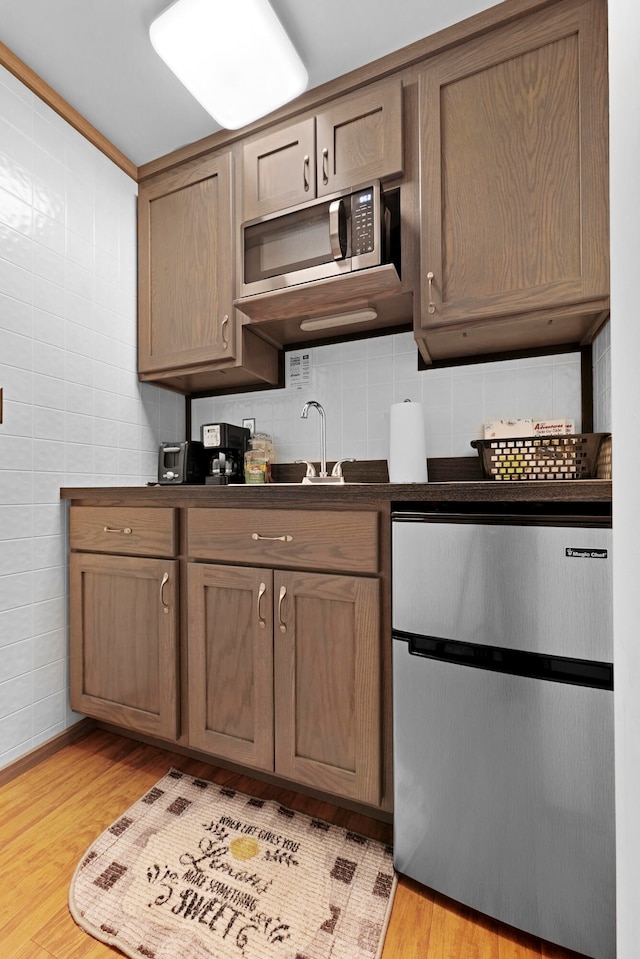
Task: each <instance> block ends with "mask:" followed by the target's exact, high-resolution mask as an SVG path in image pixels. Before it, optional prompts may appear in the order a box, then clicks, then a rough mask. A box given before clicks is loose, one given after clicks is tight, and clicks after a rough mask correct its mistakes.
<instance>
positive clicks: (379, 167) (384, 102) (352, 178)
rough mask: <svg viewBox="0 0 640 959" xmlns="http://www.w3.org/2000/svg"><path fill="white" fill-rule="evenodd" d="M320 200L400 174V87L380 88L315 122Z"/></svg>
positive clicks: (354, 96)
mask: <svg viewBox="0 0 640 959" xmlns="http://www.w3.org/2000/svg"><path fill="white" fill-rule="evenodd" d="M316 152H317V161H316V162H317V180H318V196H324V195H326V194H328V193H334V192H336V191H337V190H345V189H348V188H349V187H357V186H360V185H363V186H364V185H365V184H366V183H367V182H368V181H369V180H376V179H377V180H381V179H385V178H388V177H393V176H398V175H400V174H401V173H402V167H403V164H402V156H403V151H402V84H401V81H400V79H393V80H388V81H385V82H384V83H376V84H373V85H372V86H371V87H368V88H366V89H364V90H360V91H358V93H354V94H352V95H351V96H348V97H343V98H342V99H340V100H337V101H336V102H335V103H333V104H332V105H331V106H330V107H328V108H327V109H326V110H325V111H324V112H323V113H319V114H318V116H317V118H316Z"/></svg>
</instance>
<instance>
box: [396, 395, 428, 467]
mask: <svg viewBox="0 0 640 959" xmlns="http://www.w3.org/2000/svg"><path fill="white" fill-rule="evenodd" d="M389 429H390V437H389V481H390V482H391V483H426V482H427V454H426V450H425V444H424V416H423V414H422V406H421V405H420V403H410V402H409V401H408V400H405V402H404V403H394V404H393V406H392V407H391V412H390V416H389Z"/></svg>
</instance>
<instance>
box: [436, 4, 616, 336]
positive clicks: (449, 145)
mask: <svg viewBox="0 0 640 959" xmlns="http://www.w3.org/2000/svg"><path fill="white" fill-rule="evenodd" d="M420 123H421V210H422V213H421V215H422V243H423V251H422V299H423V305H422V327H423V329H429V328H435V327H439V326H442V325H443V324H449V323H456V322H458V323H460V322H462V321H470V322H473V321H474V320H477V319H483V318H487V317H493V318H495V317H501V316H502V317H505V316H514V315H517V314H523V313H525V312H527V311H529V312H530V311H534V310H543V309H548V308H550V307H553V308H557V309H559V310H560V311H561V310H562V309H563V308H564V309H567V308H568V307H570V306H571V305H575V304H580V303H581V302H582V301H586V300H588V299H589V298H593V297H603V296H606V295H607V294H608V254H607V250H608V227H607V222H608V206H607V66H606V13H605V6H604V4H602V3H600V2H599V0H587V2H584V3H574V2H568V3H560V4H557V5H554V6H552V7H549V8H546V9H545V10H543V11H541V12H540V13H538V14H535V15H532V16H530V17H527V18H524V19H522V20H519V21H517V22H515V23H513V24H511V25H509V26H507V27H504V28H501V29H499V30H496V31H495V32H494V33H493V34H491V35H489V36H483V37H481V38H479V39H477V40H474V41H472V42H469V43H468V44H465V45H463V46H460V47H456V48H455V49H454V50H451V51H448V52H447V53H444V54H442V55H440V56H437V57H434V59H433V60H432V61H429V63H428V64H427V65H426V67H425V69H424V73H423V75H422V78H421V85H420ZM545 322H546V321H545ZM591 322H593V320H591ZM543 326H544V322H543V323H541V324H540V327H539V328H542V327H543ZM516 329H517V325H516ZM460 335H461V336H462V335H463V334H462V333H461V334H460ZM464 335H466V334H464ZM510 335H511V338H512V339H513V337H514V334H513V332H511V333H510ZM515 335H516V337H517V333H516V334H515ZM553 335H554V330H553V329H552V328H551V327H549V329H548V330H547V331H546V332H544V331H543V333H542V341H541V342H540V343H539V345H547V344H546V343H545V337H547V338H548V339H549V340H550V342H553ZM469 336H472V333H469ZM501 345H502V347H507V348H508V347H509V345H510V346H511V348H512V349H513V348H517V347H518V346H519V345H520V344H518V342H517V341H516V342H512V343H510V344H509V343H502V344H501ZM521 345H523V346H530V345H535V344H530V343H523V344H521ZM485 352H487V350H485Z"/></svg>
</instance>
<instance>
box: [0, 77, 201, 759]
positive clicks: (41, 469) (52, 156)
mask: <svg viewBox="0 0 640 959" xmlns="http://www.w3.org/2000/svg"><path fill="white" fill-rule="evenodd" d="M136 193H137V186H136V183H135V182H134V181H133V180H131V179H130V178H129V177H128V176H126V174H124V173H123V172H122V171H120V170H119V169H118V168H117V167H116V166H115V165H114V164H113V163H112V162H111V161H110V160H108V159H107V158H106V157H104V156H103V154H102V153H100V152H99V151H98V150H96V149H95V148H94V147H93V146H92V145H91V144H89V143H88V142H87V141H86V140H85V139H84V138H83V137H82V136H81V135H80V134H79V133H77V132H76V131H75V130H74V129H73V128H72V127H70V126H69V125H68V124H67V123H66V122H65V121H63V120H62V119H61V118H60V117H59V116H58V115H57V114H56V113H54V112H53V111H52V110H50V109H49V108H48V107H47V106H46V105H45V104H43V103H42V102H41V101H40V100H39V99H38V98H37V97H36V96H34V95H33V94H32V93H31V92H30V91H29V90H28V89H27V88H26V87H25V86H23V85H22V84H21V83H20V82H19V81H18V80H16V79H15V78H14V77H13V76H12V75H11V74H10V73H8V72H7V71H5V70H4V69H2V68H0V387H2V389H3V399H4V403H3V422H2V423H1V424H0V766H3V765H5V764H6V763H8V762H10V761H11V760H12V759H15V758H17V757H18V756H21V755H23V754H24V753H25V752H27V751H28V750H29V749H31V748H33V747H34V746H37V745H38V744H39V743H41V742H43V741H44V740H46V739H49V738H51V736H53V735H55V734H56V733H58V732H60V731H62V730H63V729H64V728H65V727H66V726H68V725H70V724H71V723H73V722H74V721H76V720H77V719H78V718H79V717H78V716H75V715H74V714H73V713H72V712H71V710H70V708H69V705H68V699H69V696H68V673H69V662H68V635H67V630H68V622H67V608H68V598H67V572H66V570H67V554H68V551H67V536H66V515H67V507H66V506H65V505H64V504H63V503H61V501H60V487H61V486H103V485H137V484H140V483H143V482H146V481H147V480H148V479H149V478H153V477H154V476H155V474H156V470H157V450H158V444H159V442H160V441H161V440H162V439H174V438H175V436H176V433H178V431H179V433H180V435H182V434H183V433H184V400H183V399H182V397H179V396H177V395H176V394H173V393H168V392H166V391H164V390H159V389H157V388H155V387H151V386H147V385H145V386H141V385H140V384H139V383H138V380H137V374H136V362H137V357H136V283H137V274H136Z"/></svg>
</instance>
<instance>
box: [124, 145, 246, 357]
mask: <svg viewBox="0 0 640 959" xmlns="http://www.w3.org/2000/svg"><path fill="white" fill-rule="evenodd" d="M231 191H232V157H231V154H230V153H225V154H223V155H222V156H218V157H214V158H212V159H207V160H204V161H200V162H197V163H195V164H193V163H192V164H189V165H188V166H187V167H186V168H184V169H179V170H175V171H172V172H170V173H168V174H166V175H165V176H163V177H161V178H159V179H156V180H155V181H154V182H153V184H152V185H148V186H147V185H145V184H144V183H143V184H142V185H141V187H140V192H139V198H138V205H139V245H140V252H139V256H140V307H139V322H138V365H139V369H140V372H141V373H150V372H153V371H156V370H166V369H175V368H179V367H184V366H189V365H191V364H193V363H203V362H210V361H219V360H231V361H232V360H233V358H234V356H235V345H236V335H235V326H234V322H233V317H234V313H233V306H232V301H233V294H234V271H233V256H232V253H233V243H232V240H231V237H232V236H233V226H234V221H233V218H232V192H231Z"/></svg>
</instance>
